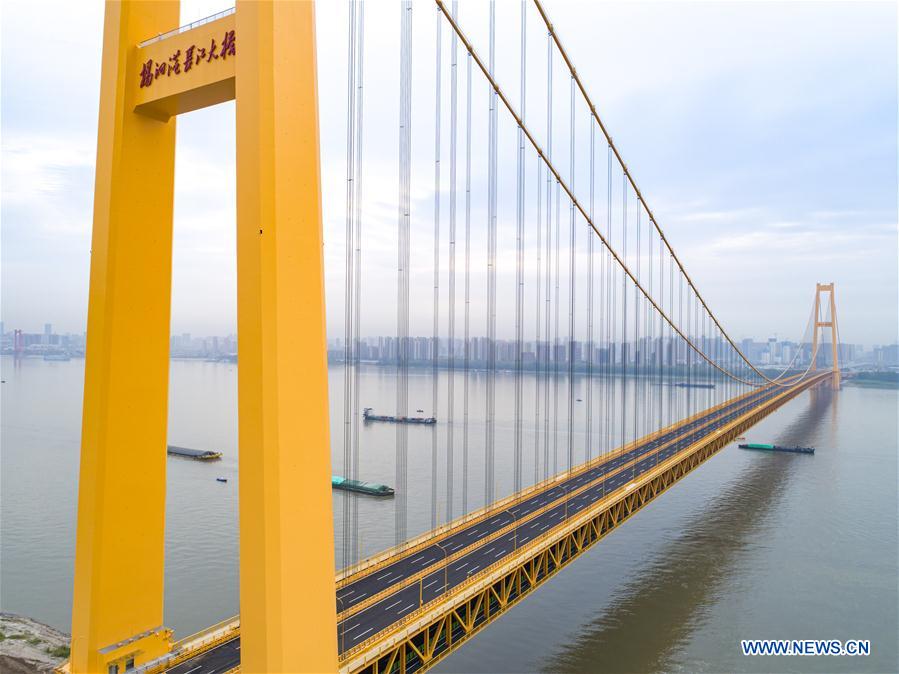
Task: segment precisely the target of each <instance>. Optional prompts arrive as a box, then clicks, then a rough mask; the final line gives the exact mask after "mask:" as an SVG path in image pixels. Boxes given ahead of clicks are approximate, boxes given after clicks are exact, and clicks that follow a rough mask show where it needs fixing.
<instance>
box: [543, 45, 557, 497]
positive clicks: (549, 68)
mask: <svg viewBox="0 0 899 674" xmlns="http://www.w3.org/2000/svg"><path fill="white" fill-rule="evenodd" d="M552 58H553V43H552V35H551V34H549V33H547V35H546V154H547V157H549V161H552V156H553V105H552V100H553V97H552V93H553V61H552ZM552 180H553V179H552V171H550V170H549V167H548V166H547V168H546V312H545V313H546V316H545V328H546V329H545V331H544V332H545V333H546V361H545V363H544V369H545V373H544V377H543V410H544V416H543V478H544V479H546V478H548V477H549V476H550V475H552V474H554V473H555V470H552V471H551V470H550V462H549V380H550V377H549V366H550V363H551V362H552V363H553V368H555V358H556V354H555V345H554V344H552V342H551V340H550V334H551V333H550V325H551V322H550V315H551V312H552V293H551V287H552V286H551V284H552V267H553V264H552Z"/></svg>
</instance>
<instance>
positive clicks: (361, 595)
mask: <svg viewBox="0 0 899 674" xmlns="http://www.w3.org/2000/svg"><path fill="white" fill-rule="evenodd" d="M366 596H368V592H363V593H362V594H360V595H359V596H358V597H356V599H362V597H366Z"/></svg>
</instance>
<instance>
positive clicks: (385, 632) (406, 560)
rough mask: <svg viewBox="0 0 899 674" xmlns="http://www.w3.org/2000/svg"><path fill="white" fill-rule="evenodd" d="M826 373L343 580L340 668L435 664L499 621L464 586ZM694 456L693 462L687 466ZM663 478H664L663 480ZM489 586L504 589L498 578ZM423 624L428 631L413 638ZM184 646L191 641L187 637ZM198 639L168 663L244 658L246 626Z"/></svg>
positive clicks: (523, 556) (537, 578)
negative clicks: (471, 600)
mask: <svg viewBox="0 0 899 674" xmlns="http://www.w3.org/2000/svg"><path fill="white" fill-rule="evenodd" d="M824 378H827V376H826V375H818V376H816V377H812V378H809V379H807V380H805V381H803V382H802V383H800V384H797V385H795V386H793V387H789V388H785V387H783V386H769V387H767V388H764V389H761V390H758V391H754V392H752V393H750V394H746V395H744V396H740V397H738V398H735V399H732V400H730V401H728V402H726V403H724V404H722V405H719V406H717V407H714V408H711V409H710V410H706V411H704V412H702V413H700V414H698V415H695V416H694V417H691V418H690V419H687V420H685V421H683V422H681V423H679V424H676V425H675V426H672V427H670V428H668V429H665V430H663V431H660V432H658V433H655V434H653V435H650V436H647V437H646V438H643V439H641V440H639V441H638V442H636V443H633V444H632V445H630V446H626V447H624V448H622V449H620V450H618V451H617V452H613V453H612V454H610V455H608V456H606V457H604V458H601V459H597V460H594V461H592V462H588V463H587V464H585V465H584V466H581V467H580V468H577V469H575V470H572V471H570V472H569V473H567V474H563V475H562V476H558V477H557V478H556V479H554V480H552V481H550V482H548V483H545V484H543V485H538V486H537V488H534V489H532V490H530V491H528V492H525V493H524V494H523V495H522V496H521V497H520V498H516V499H507V500H506V501H505V502H503V503H502V504H501V505H500V506H499V507H497V508H495V509H491V510H487V511H484V512H483V513H482V514H480V515H479V516H477V517H474V518H470V519H467V520H466V521H464V522H462V523H460V524H458V525H457V526H453V527H451V528H449V529H448V530H446V531H443V532H441V533H440V534H439V535H436V536H434V537H433V538H425V539H424V540H423V541H422V542H420V543H419V544H417V545H414V546H411V547H409V548H405V549H403V550H400V551H397V552H396V554H394V555H390V556H387V557H386V558H385V559H382V560H379V561H378V562H377V563H375V564H371V565H370V566H368V567H367V568H364V569H362V570H360V571H358V572H356V573H354V574H351V575H349V576H347V577H345V578H343V579H341V580H340V581H339V582H338V589H337V607H338V626H337V632H338V633H337V640H338V648H339V651H340V654H341V660H340V662H341V668H342V669H344V670H347V671H360V670H368V671H373V672H377V671H392V670H393V671H402V672H411V671H416V670H418V669H421V668H422V666H425V665H429V664H433V662H434V661H436V660H437V659H439V658H440V657H442V656H443V655H445V654H446V653H448V652H449V651H451V650H452V648H454V647H455V646H456V645H458V643H460V642H461V641H462V640H464V638H467V637H468V636H470V635H471V634H472V633H473V632H474V631H476V630H477V629H479V628H480V627H481V626H483V625H484V624H486V623H487V622H489V621H490V620H492V617H491V602H492V599H491V595H489V594H488V595H487V602H486V604H484V602H483V601H482V602H481V603H480V604H478V608H476V609H475V613H474V614H473V615H472V614H471V610H472V606H471V605H465V604H464V602H465V601H466V597H465V596H463V594H465V595H466V596H468V597H476V596H477V592H478V588H477V587H476V585H477V583H478V581H479V580H481V579H482V580H483V581H484V583H481V584H482V585H484V586H485V587H486V586H487V585H489V583H490V582H491V581H492V579H493V578H494V577H500V578H502V577H503V573H504V569H505V567H510V568H511V569H512V570H514V569H516V568H518V569H520V568H524V567H525V566H526V564H527V563H528V562H530V563H532V564H533V562H534V560H535V559H536V558H537V556H538V555H539V554H540V548H542V549H543V551H544V552H545V550H546V549H547V546H550V545H552V544H553V543H554V542H555V541H557V540H563V538H564V537H565V536H566V533H569V532H570V531H569V530H574V528H576V527H574V525H577V524H578V523H579V522H580V521H581V520H584V519H585V517H586V518H587V519H588V520H589V517H588V516H592V515H593V514H594V512H595V513H597V514H598V513H604V512H611V508H612V505H614V504H615V503H618V504H619V505H621V504H622V503H623V502H624V501H623V500H624V499H626V498H627V497H628V495H629V494H630V495H632V496H633V497H634V498H633V499H631V501H632V503H631V505H629V506H628V507H627V508H625V509H624V510H621V511H620V512H619V516H620V519H625V518H626V517H627V516H629V515H630V512H631V511H632V510H635V509H637V508H638V507H641V506H642V505H643V503H644V502H645V501H647V500H651V499H652V498H654V497H655V496H656V495H657V493H660V492H661V491H664V489H666V488H667V487H668V486H669V484H670V483H673V481H676V480H677V479H679V478H680V477H681V476H682V475H683V474H685V471H681V472H678V470H677V466H679V465H680V464H681V462H682V461H683V460H686V459H687V458H688V457H689V455H692V454H693V453H695V452H696V451H697V449H698V448H704V449H706V450H707V453H706V454H705V455H703V456H702V457H701V458H700V459H699V462H701V461H703V460H705V458H708V456H711V454H712V453H714V452H716V451H717V450H718V449H720V448H721V447H722V446H724V445H725V444H727V442H728V441H729V440H730V439H732V438H733V436H734V435H735V434H737V433H739V432H742V431H743V430H744V429H745V428H747V427H749V426H751V425H753V424H754V423H756V422H757V421H758V420H759V419H760V418H762V417H763V416H765V415H767V414H768V413H770V412H771V411H773V410H774V409H776V408H777V407H778V406H780V404H782V403H783V402H786V401H787V400H789V399H791V398H792V397H794V396H795V395H797V394H798V393H799V392H801V391H803V390H805V389H807V388H808V387H810V386H813V385H815V384H817V383H819V382H820V381H822V380H823V379H824ZM682 455H683V458H682ZM685 465H686V464H685ZM695 465H698V463H695V464H693V465H691V466H690V468H692V467H694V466H695ZM672 471H673V472H672ZM669 473H670V475H669ZM666 476H667V477H666ZM650 478H652V484H650V481H649V480H650ZM656 478H660V479H661V480H662V481H661V482H659V483H658V485H656V484H655V482H656ZM668 478H671V479H670V481H669V480H668ZM644 483H645V484H644ZM638 486H639V487H640V489H639V491H640V494H639V496H638V494H637V491H638V490H637V489H636V488H637V487H638ZM644 487H645V488H644ZM650 487H651V488H650ZM613 519H614V520H615V521H614V523H613V522H612V520H609V522H608V525H609V529H611V528H613V527H614V526H617V523H618V519H619V518H613ZM596 521H597V522H599V521H600V520H596ZM603 526H605V525H603ZM602 528H603V527H602V526H597V525H596V524H594V530H595V539H592V538H591V539H590V541H587V538H589V537H590V534H589V531H585V532H584V533H582V534H580V535H581V539H580V541H581V542H580V543H579V544H577V547H578V548H580V547H581V546H582V545H583V544H585V543H587V542H591V543H592V542H595V540H598V538H600V537H601V536H602V535H604V533H605V531H601V529H602ZM538 544H539V545H538ZM569 547H570V546H569ZM531 552H533V554H531ZM578 552H579V550H578ZM559 554H560V555H561V554H562V553H561V552H560V553H559ZM568 554H569V555H571V554H572V549H568ZM563 556H564V555H563ZM553 559H554V561H552V562H551V561H549V560H546V561H545V562H544V563H543V564H544V567H545V568H543V567H541V568H542V570H541V568H536V567H533V568H532V577H531V576H525V578H526V580H525V581H524V583H525V585H528V586H536V585H537V584H539V582H542V579H543V578H544V577H547V576H549V575H551V572H552V569H551V568H550V567H551V566H554V567H557V568H561V566H562V565H563V564H562V563H561V562H562V561H563V560H562V557H560V556H558V555H557V556H556V557H554V558H553ZM566 559H567V558H566ZM566 563H567V562H566ZM516 565H517V566H516ZM541 574H542V575H541ZM527 578H530V581H528V580H527ZM516 582H517V586H518V594H521V583H522V579H521V578H520V577H519V578H518V580H517V581H516ZM493 594H494V595H495V597H496V599H497V600H500V599H501V597H500V594H499V593H497V590H496V589H494V590H493ZM512 594H514V592H512V590H509V593H507V596H506V601H505V602H504V601H498V603H497V604H496V606H493V610H492V616H493V617H495V615H497V614H498V613H500V612H502V610H504V608H505V606H504V604H505V603H514V602H513V601H512V600H513V599H514V597H513V596H512ZM500 604H503V606H500ZM461 606H465V609H464V610H465V611H467V613H466V614H465V615H468V616H469V618H470V620H467V619H466V618H464V617H463V615H462V614H460V613H459V612H458V609H459V607H461ZM452 611H456V612H455V613H454V615H455V617H456V619H453V620H449V621H444V623H443V628H442V629H443V632H441V634H440V635H436V634H432V635H430V636H429V632H428V630H429V629H433V627H434V626H435V625H438V624H441V623H440V620H441V616H442V617H446V616H447V615H449V613H450V612H452ZM478 611H481V613H478ZM416 633H417V634H418V635H419V636H420V637H421V635H423V637H422V638H423V641H422V642H421V644H419V646H418V647H416V646H415V640H414V636H415V634H416ZM441 635H442V636H441ZM440 644H442V646H440ZM188 650H189V646H187V647H186V648H185V651H188ZM197 650H198V651H202V652H196V654H195V655H188V653H187V652H185V653H184V654H183V655H182V656H181V657H176V658H174V659H173V660H171V661H170V663H171V664H170V666H169V667H168V669H163V671H168V672H172V673H173V674H221V672H226V671H228V670H229V669H233V668H235V667H238V666H239V663H240V637H239V632H237V636H234V635H233V634H232V635H230V636H228V637H226V638H223V639H222V640H220V641H219V642H217V643H214V644H213V645H212V647H206V648H205V649H197ZM391 658H392V659H391ZM176 663H177V664H176Z"/></svg>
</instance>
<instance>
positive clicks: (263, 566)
mask: <svg viewBox="0 0 899 674" xmlns="http://www.w3.org/2000/svg"><path fill="white" fill-rule="evenodd" d="M236 16H237V19H236V20H237V24H236V25H237V36H238V40H239V48H240V49H241V52H240V57H239V58H238V60H237V182H238V186H239V187H238V192H237V327H238V340H239V343H240V365H239V368H238V406H239V411H240V426H239V441H240V448H241V452H240V613H241V661H242V665H241V667H242V669H243V671H248V672H300V671H307V672H330V671H335V670H336V669H337V622H336V621H337V618H336V607H335V602H334V573H335V570H334V534H333V519H332V508H331V482H330V475H331V465H330V441H329V434H328V379H327V361H326V339H325V311H324V269H323V267H324V263H323V258H322V223H321V196H320V192H321V186H320V170H319V140H318V108H317V100H316V61H315V16H314V7H313V4H312V3H310V2H265V3H263V2H252V1H249V0H247V1H246V2H244V1H241V2H238V3H237V15H236Z"/></svg>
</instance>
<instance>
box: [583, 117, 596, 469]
mask: <svg viewBox="0 0 899 674" xmlns="http://www.w3.org/2000/svg"><path fill="white" fill-rule="evenodd" d="M595 152H596V130H595V128H594V126H593V124H590V219H591V220H592V219H593V218H594V217H596V211H595V203H594V192H595V188H596V185H595V181H596V175H595V162H596V155H595ZM588 228H589V225H588ZM593 285H594V279H593V232H592V231H588V232H587V433H586V436H587V437H586V439H585V441H584V453H585V456H584V460H585V461H589V460H590V459H592V458H593V354H594V353H595V351H596V346H595V344H594V343H593Z"/></svg>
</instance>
